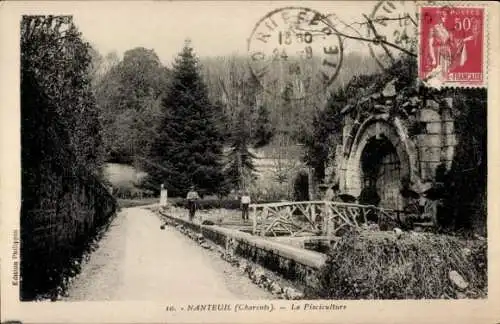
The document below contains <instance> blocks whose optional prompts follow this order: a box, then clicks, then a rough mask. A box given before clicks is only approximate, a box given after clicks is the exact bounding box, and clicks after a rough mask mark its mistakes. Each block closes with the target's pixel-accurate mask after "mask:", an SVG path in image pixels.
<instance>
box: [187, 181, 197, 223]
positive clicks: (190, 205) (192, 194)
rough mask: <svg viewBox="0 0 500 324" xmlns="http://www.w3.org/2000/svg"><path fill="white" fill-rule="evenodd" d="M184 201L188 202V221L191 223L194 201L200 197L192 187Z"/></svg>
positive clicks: (194, 206)
mask: <svg viewBox="0 0 500 324" xmlns="http://www.w3.org/2000/svg"><path fill="white" fill-rule="evenodd" d="M186 199H187V201H188V208H189V220H190V221H192V220H193V219H194V214H195V213H196V201H197V200H198V199H200V196H199V195H198V193H197V192H196V190H194V186H191V188H190V190H189V192H188V194H187V196H186Z"/></svg>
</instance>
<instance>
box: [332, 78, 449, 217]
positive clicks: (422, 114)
mask: <svg viewBox="0 0 500 324" xmlns="http://www.w3.org/2000/svg"><path fill="white" fill-rule="evenodd" d="M396 84H397V82H396V80H393V81H391V82H389V83H388V84H387V85H386V86H385V88H384V89H383V91H380V92H375V93H372V94H369V95H367V96H366V97H365V98H363V99H361V100H359V101H357V102H355V103H353V104H350V105H348V106H346V107H345V108H344V110H343V111H342V114H343V132H342V143H341V144H339V145H338V146H337V147H336V148H335V149H336V152H337V153H336V156H335V163H334V164H335V166H336V173H337V174H338V180H337V181H338V184H339V188H340V191H341V192H342V193H346V194H349V195H352V196H355V197H359V195H360V193H361V191H362V189H363V188H364V186H366V185H365V184H364V183H363V170H362V168H361V161H362V159H363V152H364V151H365V150H366V148H367V145H368V143H369V142H370V141H372V140H373V139H376V140H379V141H380V140H384V141H386V142H387V143H390V145H392V146H393V148H394V150H395V152H396V153H397V158H398V160H399V161H398V162H399V163H398V168H399V169H398V170H397V172H396V173H395V174H394V177H397V178H398V179H396V181H392V182H387V184H386V186H385V188H383V190H385V192H386V193H387V192H392V193H393V195H391V198H390V199H391V200H392V201H389V202H388V203H387V204H386V205H387V206H391V207H392V208H394V209H400V210H403V209H405V208H406V206H407V205H408V204H409V201H408V199H407V197H406V196H403V195H402V194H401V191H402V190H403V189H409V190H411V191H413V192H416V193H418V194H419V195H423V193H424V192H425V191H427V190H428V189H430V188H432V187H433V186H435V185H436V171H437V170H438V169H439V168H443V170H446V171H448V170H449V169H450V168H451V164H452V161H453V157H454V152H455V147H456V145H457V140H456V135H455V130H454V121H453V120H454V118H453V116H452V104H453V103H452V101H451V99H448V98H437V99H436V98H433V99H428V98H424V97H423V96H418V95H416V94H415V95H413V96H408V95H405V94H407V93H408V91H402V89H397V86H396ZM386 199H389V198H386ZM381 205H384V202H382V203H381ZM387 206H385V207H387Z"/></svg>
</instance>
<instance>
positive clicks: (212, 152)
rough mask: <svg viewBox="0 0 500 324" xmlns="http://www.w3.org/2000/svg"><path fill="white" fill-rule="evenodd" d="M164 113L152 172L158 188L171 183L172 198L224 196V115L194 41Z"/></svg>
mask: <svg viewBox="0 0 500 324" xmlns="http://www.w3.org/2000/svg"><path fill="white" fill-rule="evenodd" d="M162 109H163V113H164V118H163V120H162V122H161V123H160V127H159V129H158V130H157V133H158V138H157V139H156V140H155V142H154V143H153V145H152V149H151V154H150V160H151V162H153V163H150V164H149V165H150V166H151V167H150V168H148V169H149V170H147V171H148V173H149V174H150V176H151V180H152V182H153V183H156V186H157V187H159V184H160V183H165V184H166V186H167V188H168V190H169V192H170V193H171V194H172V195H185V194H186V193H187V191H188V190H189V187H190V186H191V185H194V186H196V189H197V190H198V191H199V192H200V193H201V194H211V193H219V192H220V191H221V190H222V187H223V186H222V184H223V180H224V178H223V173H222V162H221V158H222V144H223V142H222V135H221V132H220V129H219V127H217V123H218V118H219V117H220V116H219V115H220V114H219V110H220V109H217V107H215V106H214V105H213V104H211V103H210V101H209V99H208V93H207V88H206V86H205V84H204V82H203V80H202V79H201V76H200V67H199V66H198V59H197V58H196V56H195V54H194V53H193V48H192V47H191V46H190V43H189V41H186V44H185V46H184V48H183V49H182V51H181V53H180V54H179V56H178V57H177V58H176V60H175V63H174V65H173V68H172V75H171V82H170V84H169V87H168V89H167V91H166V94H165V97H164V98H163V101H162ZM153 164H154V165H155V166H153Z"/></svg>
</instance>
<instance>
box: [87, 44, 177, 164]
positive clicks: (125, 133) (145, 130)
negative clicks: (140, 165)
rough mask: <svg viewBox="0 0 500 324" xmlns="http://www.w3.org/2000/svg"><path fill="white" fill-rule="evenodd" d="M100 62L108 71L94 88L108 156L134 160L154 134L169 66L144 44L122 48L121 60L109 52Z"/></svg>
mask: <svg viewBox="0 0 500 324" xmlns="http://www.w3.org/2000/svg"><path fill="white" fill-rule="evenodd" d="M102 65H103V66H102V67H101V69H102V70H104V71H107V72H106V73H105V75H104V76H102V77H101V81H100V82H98V83H97V84H96V85H95V88H96V93H97V100H98V103H99V106H100V109H101V111H102V118H101V124H102V126H103V129H104V136H103V138H104V143H105V148H106V152H107V156H108V160H111V161H117V162H124V163H133V162H137V161H136V159H137V158H138V157H141V158H144V157H145V156H146V155H147V154H148V152H149V147H150V145H151V141H152V139H153V138H154V137H156V135H157V134H156V133H155V131H156V127H157V125H158V121H159V114H160V103H161V96H162V93H163V91H164V89H165V88H166V85H167V82H168V70H167V69H166V68H165V67H164V66H162V65H161V63H160V60H159V58H158V56H157V55H156V53H155V52H154V51H153V50H148V49H145V48H143V47H137V48H134V49H132V50H129V51H127V52H125V54H124V58H123V60H122V61H121V62H117V57H116V55H114V54H113V53H110V54H108V55H107V56H106V57H105V59H104V62H103V63H102Z"/></svg>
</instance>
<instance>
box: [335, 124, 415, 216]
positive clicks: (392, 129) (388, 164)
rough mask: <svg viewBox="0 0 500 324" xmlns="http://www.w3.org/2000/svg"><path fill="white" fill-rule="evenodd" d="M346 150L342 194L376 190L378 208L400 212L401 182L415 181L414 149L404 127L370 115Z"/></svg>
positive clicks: (354, 194) (401, 206) (357, 195)
mask: <svg viewBox="0 0 500 324" xmlns="http://www.w3.org/2000/svg"><path fill="white" fill-rule="evenodd" d="M350 136H351V137H352V138H353V141H352V142H351V143H352V145H350V147H346V148H345V149H346V150H345V151H344V152H345V153H344V156H345V160H344V163H345V164H344V167H343V172H342V173H343V181H341V182H342V188H341V189H342V191H343V192H345V193H348V194H350V195H352V196H355V197H359V196H360V194H361V192H362V190H363V189H364V188H366V187H367V186H369V185H372V186H374V187H375V188H377V194H378V195H379V196H380V206H381V207H386V208H391V209H397V210H402V209H403V208H404V204H405V202H404V200H403V198H402V197H401V193H400V191H401V189H402V187H403V184H404V182H407V183H411V182H413V181H414V180H415V179H416V176H415V170H416V168H415V165H416V158H417V155H416V149H415V147H414V146H413V145H412V144H411V142H410V141H408V139H407V136H406V131H405V128H404V127H403V126H402V125H401V123H400V121H399V120H397V119H394V120H391V121H389V120H388V118H387V117H386V116H373V117H372V118H369V119H367V120H366V121H365V122H364V123H363V124H361V125H360V126H359V127H358V128H357V130H356V131H355V133H354V134H350Z"/></svg>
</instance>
